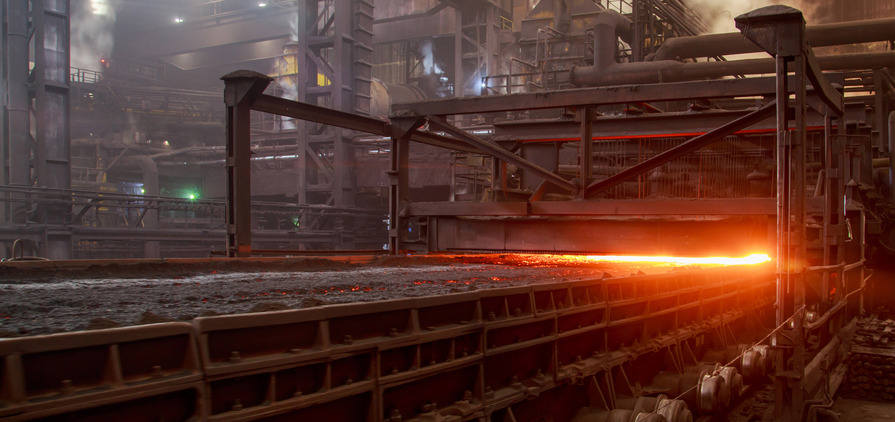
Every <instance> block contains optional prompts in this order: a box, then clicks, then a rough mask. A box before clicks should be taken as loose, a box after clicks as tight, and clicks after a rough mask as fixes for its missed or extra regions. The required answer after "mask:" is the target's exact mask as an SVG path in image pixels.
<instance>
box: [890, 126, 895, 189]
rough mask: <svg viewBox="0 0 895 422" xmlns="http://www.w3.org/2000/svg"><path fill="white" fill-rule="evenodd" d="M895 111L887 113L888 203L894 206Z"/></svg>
mask: <svg viewBox="0 0 895 422" xmlns="http://www.w3.org/2000/svg"><path fill="white" fill-rule="evenodd" d="M893 154H895V111H893V112H891V113H889V202H891V203H893V204H895V160H893V159H892V155H893Z"/></svg>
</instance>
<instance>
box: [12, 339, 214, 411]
mask: <svg viewBox="0 0 895 422" xmlns="http://www.w3.org/2000/svg"><path fill="white" fill-rule="evenodd" d="M0 357H2V360H3V366H2V367H3V370H2V371H0V374H2V375H0V378H2V379H0V383H2V384H0V385H2V386H3V388H2V390H0V416H4V417H8V420H31V419H35V418H43V417H49V416H55V415H60V414H67V415H70V417H71V418H73V419H72V420H91V419H93V418H94V417H96V416H97V415H121V416H127V415H134V414H137V413H134V412H136V409H138V408H139V409H144V410H146V411H147V412H148V413H147V416H148V415H150V414H154V415H157V416H158V417H160V418H163V419H164V418H171V419H169V420H187V419H189V418H190V417H195V416H198V415H199V412H200V410H201V403H200V398H201V394H202V391H203V388H202V384H201V381H202V378H203V374H202V368H201V367H200V363H199V356H198V353H197V348H196V341H195V338H194V337H193V330H192V327H191V326H190V324H187V323H167V324H155V325H149V326H142V327H128V328H116V329H108V330H101V331H95V332H77V333H65V334H55V335H48V336H38V337H31V338H21V339H6V340H3V341H0ZM161 403H165V404H166V405H167V406H166V407H158V408H156V409H155V410H150V408H153V407H155V406H159V405H160V404H161ZM109 417H110V416H104V418H106V420H111V419H109ZM4 420H7V419H4ZM67 420H69V419H67ZM146 420H150V419H146ZM154 420H158V419H154Z"/></svg>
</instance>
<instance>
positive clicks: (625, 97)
mask: <svg viewBox="0 0 895 422" xmlns="http://www.w3.org/2000/svg"><path fill="white" fill-rule="evenodd" d="M774 83H775V82H774V78H748V79H721V80H714V81H698V82H675V83H666V84H645V85H620V86H612V87H596V88H578V89H567V90H560V91H551V92H534V93H524V94H510V95H484V96H478V97H471V98H445V99H439V100H429V101H420V102H416V103H404V104H394V105H392V111H393V112H394V113H401V112H405V113H406V112H410V113H414V114H416V115H420V116H426V115H454V114H478V113H495V112H503V111H512V110H537V109H549V108H563V107H585V106H596V105H603V104H627V103H641V102H652V101H678V100H681V101H682V100H694V99H703V98H734V97H744V96H761V95H772V94H773V93H774V86H775V85H774Z"/></svg>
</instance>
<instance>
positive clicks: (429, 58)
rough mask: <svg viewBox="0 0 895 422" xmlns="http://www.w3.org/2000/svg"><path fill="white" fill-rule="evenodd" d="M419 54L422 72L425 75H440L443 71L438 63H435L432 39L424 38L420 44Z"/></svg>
mask: <svg viewBox="0 0 895 422" xmlns="http://www.w3.org/2000/svg"><path fill="white" fill-rule="evenodd" d="M420 55H421V56H423V73H424V74H426V75H431V74H433V73H434V74H436V75H440V74H443V73H444V70H442V69H441V67H440V66H438V63H435V47H434V46H433V45H432V41H430V40H425V41H423V42H422V43H421V44H420Z"/></svg>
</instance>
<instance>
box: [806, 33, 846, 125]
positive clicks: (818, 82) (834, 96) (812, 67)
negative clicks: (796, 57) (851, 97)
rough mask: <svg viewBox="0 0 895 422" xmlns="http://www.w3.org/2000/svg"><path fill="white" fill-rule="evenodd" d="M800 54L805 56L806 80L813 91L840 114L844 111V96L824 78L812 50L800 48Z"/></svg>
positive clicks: (834, 111)
mask: <svg viewBox="0 0 895 422" xmlns="http://www.w3.org/2000/svg"><path fill="white" fill-rule="evenodd" d="M802 55H803V56H805V60H806V65H807V67H806V73H807V74H808V75H807V76H808V80H809V81H810V82H811V86H813V87H814V91H815V92H816V93H817V94H818V96H819V97H820V99H821V101H823V102H824V104H826V105H827V107H830V109H831V111H832V112H833V113H834V114H842V113H843V112H844V111H845V106H844V103H845V98H844V97H843V95H842V93H841V92H839V91H837V90H836V89H835V88H833V86H832V85H830V83H829V82H827V80H826V79H825V78H824V74H823V71H822V70H821V67H820V63H818V61H817V57H815V56H814V50H812V49H811V47H810V46H809V47H807V48H805V49H803V50H802Z"/></svg>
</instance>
